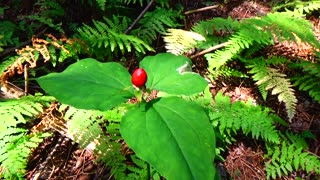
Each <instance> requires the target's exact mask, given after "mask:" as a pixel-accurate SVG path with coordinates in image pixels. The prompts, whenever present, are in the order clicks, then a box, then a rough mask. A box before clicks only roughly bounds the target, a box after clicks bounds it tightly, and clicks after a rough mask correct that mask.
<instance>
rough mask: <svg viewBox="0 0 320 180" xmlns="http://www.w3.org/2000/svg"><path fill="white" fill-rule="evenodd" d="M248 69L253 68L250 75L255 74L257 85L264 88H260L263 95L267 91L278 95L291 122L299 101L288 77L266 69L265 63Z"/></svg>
mask: <svg viewBox="0 0 320 180" xmlns="http://www.w3.org/2000/svg"><path fill="white" fill-rule="evenodd" d="M247 67H249V68H252V69H251V70H250V71H249V73H251V74H254V75H253V80H255V81H257V82H256V84H257V85H258V86H262V88H264V89H262V88H259V90H260V91H261V92H262V94H263V95H265V94H266V92H264V91H265V90H270V89H272V91H271V94H273V95H278V100H279V101H280V102H284V103H285V106H286V110H287V114H288V117H289V121H291V120H292V118H293V117H294V115H295V106H296V103H297V101H298V100H297V98H296V97H295V95H294V90H293V89H292V85H291V83H290V82H289V80H288V79H286V78H285V77H286V75H285V74H282V73H280V72H279V71H278V70H277V69H274V68H269V67H266V66H265V65H263V63H260V64H254V65H248V66H247Z"/></svg>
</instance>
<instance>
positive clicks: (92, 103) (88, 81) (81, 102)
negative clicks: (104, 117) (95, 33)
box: [37, 58, 133, 111]
mask: <svg viewBox="0 0 320 180" xmlns="http://www.w3.org/2000/svg"><path fill="white" fill-rule="evenodd" d="M37 82H38V83H39V84H40V86H41V87H42V88H43V89H44V90H45V91H46V92H47V93H49V94H50V95H52V96H54V97H56V98H57V99H58V100H59V101H60V102H62V103H65V104H69V105H72V106H74V107H76V108H81V109H96V110H101V111H104V110H108V109H110V108H111V107H113V106H116V105H118V104H120V103H121V102H124V101H126V100H128V98H131V97H132V96H133V88H132V84H131V76H130V74H129V72H128V71H127V69H126V68H124V67H123V66H121V65H120V64H119V63H115V62H109V63H101V62H98V61H96V60H94V59H91V58H87V59H83V60H81V61H78V62H76V63H74V64H72V65H70V66H69V67H68V68H67V69H66V70H65V71H63V72H62V73H51V74H48V75H46V76H42V77H40V78H38V79H37Z"/></svg>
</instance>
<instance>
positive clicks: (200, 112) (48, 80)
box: [37, 53, 216, 179]
mask: <svg viewBox="0 0 320 180" xmlns="http://www.w3.org/2000/svg"><path fill="white" fill-rule="evenodd" d="M159 62H161V63H159ZM140 68H143V69H144V70H145V72H146V73H147V81H146V83H145V86H143V87H140V88H139V87H135V86H134V85H133V84H132V83H131V75H130V74H129V72H128V71H127V70H126V68H125V67H123V66H122V65H120V64H118V63H115V62H109V63H101V62H98V61H96V60H94V59H92V58H87V59H83V60H80V61H79V62H77V63H74V64H72V65H70V66H69V67H68V68H67V69H66V70H65V71H63V72H62V73H51V74H48V75H46V76H42V77H40V78H38V79H37V81H38V83H39V84H40V85H41V87H42V88H43V89H44V90H45V91H46V92H47V93H49V94H50V95H53V96H54V97H56V98H57V99H58V100H59V101H60V102H62V103H65V104H69V105H72V106H74V107H76V108H80V109H95V110H100V111H107V110H109V109H112V108H113V107H115V106H117V105H119V104H121V103H123V102H126V101H128V100H129V99H130V98H132V97H136V99H137V103H136V104H135V106H133V107H132V108H129V109H128V111H127V112H126V113H125V114H124V116H123V117H122V119H121V122H120V134H121V136H122V137H123V139H124V141H125V142H126V143H127V144H128V146H129V147H130V148H131V149H132V150H133V151H134V152H135V154H136V155H137V156H138V157H139V158H141V159H142V160H144V161H146V162H147V163H148V164H149V165H150V167H153V168H155V169H156V171H158V172H159V173H160V174H161V175H162V176H164V177H165V178H167V179H214V177H215V176H216V173H215V168H214V164H213V160H214V157H215V136H214V131H213V127H212V126H211V125H210V122H209V117H208V114H207V113H206V111H204V109H203V108H202V107H201V106H199V105H197V104H196V103H193V102H190V101H187V100H184V99H183V98H182V97H183V96H190V95H194V94H196V93H200V92H202V91H203V90H204V89H205V88H206V86H207V82H206V80H204V79H203V78H202V77H201V76H200V75H199V74H196V73H193V72H191V61H190V60H189V59H188V58H186V57H183V56H175V55H173V54H169V53H162V54H157V55H156V56H147V57H145V58H144V59H143V60H142V61H141V63H140ZM93 69H94V71H92V70H93ZM188 82H192V84H191V83H189V84H188ZM139 86H140V85H139ZM153 90H157V91H160V92H165V93H166V94H167V95H165V96H161V97H157V98H150V97H149V94H150V93H151V91H153ZM149 172H151V171H149ZM149 177H150V174H149ZM148 179H149V178H148Z"/></svg>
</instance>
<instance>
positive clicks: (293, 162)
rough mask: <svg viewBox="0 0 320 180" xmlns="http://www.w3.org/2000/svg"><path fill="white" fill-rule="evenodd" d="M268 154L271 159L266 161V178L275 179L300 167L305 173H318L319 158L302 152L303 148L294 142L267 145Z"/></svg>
mask: <svg viewBox="0 0 320 180" xmlns="http://www.w3.org/2000/svg"><path fill="white" fill-rule="evenodd" d="M267 150H268V154H269V155H271V156H269V157H270V158H271V159H270V161H269V162H267V163H266V172H267V178H268V179H270V178H272V179H276V178H277V177H282V176H284V175H289V173H291V172H293V171H294V170H295V171H298V170H300V169H302V170H304V171H306V172H307V173H311V172H316V173H318V174H319V173H320V160H319V159H318V158H317V157H316V156H314V155H312V154H310V153H308V152H304V151H303V150H304V148H303V147H301V146H297V145H296V144H295V143H293V144H292V143H288V142H287V141H283V142H282V145H281V147H279V146H277V145H276V146H275V147H268V146H267Z"/></svg>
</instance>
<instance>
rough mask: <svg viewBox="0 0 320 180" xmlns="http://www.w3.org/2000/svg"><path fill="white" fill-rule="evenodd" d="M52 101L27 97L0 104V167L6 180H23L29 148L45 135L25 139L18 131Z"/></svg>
mask: <svg viewBox="0 0 320 180" xmlns="http://www.w3.org/2000/svg"><path fill="white" fill-rule="evenodd" d="M51 101H53V98H51V97H33V96H27V97H23V98H21V99H10V100H6V101H4V102H1V106H0V124H1V127H0V166H1V168H2V169H3V170H4V172H3V173H4V175H3V176H4V177H5V178H6V179H20V178H22V177H23V176H24V173H25V168H26V165H27V160H28V157H29V154H30V152H31V150H32V148H34V147H36V146H37V145H38V144H39V143H40V142H41V141H42V139H43V138H44V137H47V136H48V135H49V134H33V135H32V136H31V135H28V134H27V130H25V129H23V128H18V125H22V124H26V123H27V122H28V121H29V120H30V119H32V118H34V117H36V116H37V115H39V114H40V113H41V112H43V108H44V107H47V106H49V104H50V102H51Z"/></svg>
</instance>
